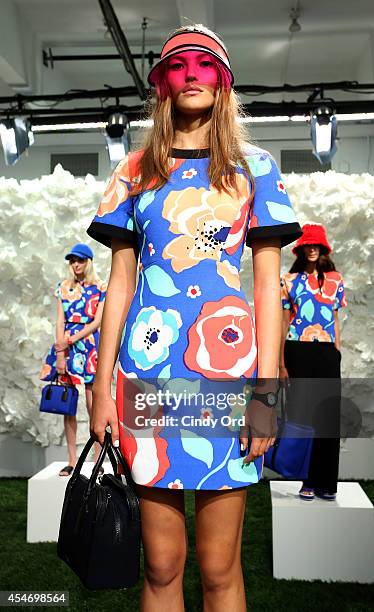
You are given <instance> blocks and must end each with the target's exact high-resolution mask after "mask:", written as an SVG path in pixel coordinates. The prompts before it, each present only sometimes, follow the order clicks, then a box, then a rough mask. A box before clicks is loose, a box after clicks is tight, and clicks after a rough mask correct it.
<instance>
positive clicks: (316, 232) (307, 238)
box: [292, 223, 332, 255]
mask: <svg viewBox="0 0 374 612" xmlns="http://www.w3.org/2000/svg"><path fill="white" fill-rule="evenodd" d="M301 229H302V232H303V235H302V236H300V238H298V239H297V240H296V242H295V244H294V246H293V247H292V252H293V253H294V254H295V255H296V254H297V252H298V249H300V247H302V246H304V245H306V244H309V245H310V244H318V245H319V246H320V248H321V253H325V254H327V255H328V254H330V253H332V248H331V246H330V244H329V242H328V240H327V236H326V230H325V228H324V227H323V225H322V223H305V224H304V225H303V226H302V228H301Z"/></svg>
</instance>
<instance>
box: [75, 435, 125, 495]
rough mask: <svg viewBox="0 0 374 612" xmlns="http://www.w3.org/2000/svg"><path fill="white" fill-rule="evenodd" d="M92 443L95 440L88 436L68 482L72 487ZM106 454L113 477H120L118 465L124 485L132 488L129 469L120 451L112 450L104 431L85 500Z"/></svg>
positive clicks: (109, 437) (110, 440)
mask: <svg viewBox="0 0 374 612" xmlns="http://www.w3.org/2000/svg"><path fill="white" fill-rule="evenodd" d="M94 443H95V439H94V438H93V436H90V438H89V440H88V441H87V443H86V445H85V447H84V449H83V451H82V452H81V454H80V456H79V459H78V462H77V465H76V466H75V468H74V472H73V474H72V477H71V480H70V482H71V486H74V484H75V482H76V480H77V479H78V476H79V474H80V472H81V469H82V466H83V463H84V462H85V460H86V459H87V455H88V453H89V452H90V450H91V448H92V446H93V444H94ZM107 454H108V455H109V459H110V462H111V464H112V467H113V472H114V475H115V476H116V477H117V478H120V477H121V476H120V474H118V464H119V463H120V464H121V467H122V469H123V471H124V475H125V478H126V484H127V485H128V486H131V487H133V486H134V481H133V478H132V475H131V471H130V468H129V467H128V465H127V463H126V461H125V460H124V458H123V455H122V453H121V451H120V450H119V448H114V447H113V446H112V438H111V434H110V433H109V432H108V431H106V432H105V436H104V444H103V445H102V447H101V451H100V455H99V457H98V459H97V461H96V463H95V465H94V468H93V470H92V473H91V476H90V479H89V482H88V486H87V490H86V492H85V498H86V499H88V497H89V496H90V494H91V491H92V489H93V487H94V485H95V482H96V479H97V476H98V474H99V470H100V468H101V466H102V464H103V462H104V459H105V457H106V455H107Z"/></svg>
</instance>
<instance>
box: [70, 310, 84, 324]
mask: <svg viewBox="0 0 374 612" xmlns="http://www.w3.org/2000/svg"><path fill="white" fill-rule="evenodd" d="M81 318H82V315H81V314H80V313H79V312H74V313H73V314H72V316H71V319H70V320H71V321H72V322H73V323H80V322H81Z"/></svg>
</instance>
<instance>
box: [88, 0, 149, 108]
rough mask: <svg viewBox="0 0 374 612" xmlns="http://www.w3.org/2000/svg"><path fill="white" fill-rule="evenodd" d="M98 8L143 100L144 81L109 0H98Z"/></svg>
mask: <svg viewBox="0 0 374 612" xmlns="http://www.w3.org/2000/svg"><path fill="white" fill-rule="evenodd" d="M99 4H100V8H101V11H102V13H103V16H104V19H105V23H106V26H107V28H108V30H109V32H110V35H111V37H112V39H113V42H114V44H115V45H116V47H117V50H118V53H119V54H120V56H121V57H122V61H123V64H124V66H125V68H126V70H127V72H128V73H129V74H131V76H132V78H133V81H134V85H135V87H136V89H137V92H138V95H139V98H140V99H141V100H145V99H146V97H147V93H146V89H145V87H144V83H143V81H142V79H141V78H140V75H139V73H138V71H137V69H136V66H135V63H134V60H133V58H132V56H131V51H130V47H129V45H128V42H127V40H126V36H125V34H124V32H123V30H122V28H121V26H120V24H119V21H118V18H117V15H116V13H115V11H114V9H113V7H112V4H111V2H110V0H99Z"/></svg>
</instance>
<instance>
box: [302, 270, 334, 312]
mask: <svg viewBox="0 0 374 612" xmlns="http://www.w3.org/2000/svg"><path fill="white" fill-rule="evenodd" d="M340 281H341V276H340V274H339V272H334V271H332V272H325V279H324V282H323V285H322V292H320V288H319V284H318V277H317V275H316V274H309V276H308V278H307V280H306V283H305V286H306V288H307V289H309V291H310V292H311V293H313V294H314V297H315V298H316V300H317V302H321V303H322V304H331V303H332V302H334V299H335V296H336V292H337V289H338V285H339V283H340Z"/></svg>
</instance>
